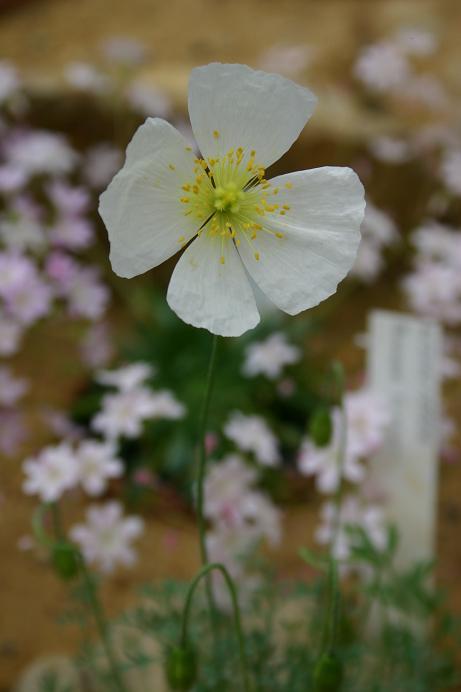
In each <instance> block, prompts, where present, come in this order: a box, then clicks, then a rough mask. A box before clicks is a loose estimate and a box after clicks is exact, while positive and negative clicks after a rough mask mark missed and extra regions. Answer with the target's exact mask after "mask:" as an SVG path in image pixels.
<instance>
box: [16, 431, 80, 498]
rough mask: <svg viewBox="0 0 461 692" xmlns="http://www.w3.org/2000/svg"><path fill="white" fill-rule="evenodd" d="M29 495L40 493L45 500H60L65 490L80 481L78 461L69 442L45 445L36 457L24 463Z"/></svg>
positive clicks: (25, 484) (26, 490)
mask: <svg viewBox="0 0 461 692" xmlns="http://www.w3.org/2000/svg"><path fill="white" fill-rule="evenodd" d="M23 469H24V473H25V475H26V480H25V481H24V483H23V490H24V492H25V493H26V494H27V495H38V496H39V497H40V499H41V500H42V501H43V502H54V501H55V500H59V498H60V497H61V496H62V494H63V493H64V492H66V491H67V490H70V489H71V488H73V487H75V486H76V484H77V482H78V462H77V458H76V456H75V453H74V451H73V450H72V448H71V447H70V445H68V444H67V443H62V444H59V445H56V446H54V447H45V449H43V450H42V451H41V452H40V454H39V455H38V456H37V457H35V458H34V459H27V460H26V461H25V462H24V464H23Z"/></svg>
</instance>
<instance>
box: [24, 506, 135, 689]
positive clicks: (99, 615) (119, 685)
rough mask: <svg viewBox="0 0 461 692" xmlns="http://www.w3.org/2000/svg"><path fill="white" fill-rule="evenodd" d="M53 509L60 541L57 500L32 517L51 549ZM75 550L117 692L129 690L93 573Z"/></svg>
mask: <svg viewBox="0 0 461 692" xmlns="http://www.w3.org/2000/svg"><path fill="white" fill-rule="evenodd" d="M50 509H51V511H52V515H53V531H54V533H55V535H56V540H58V541H60V540H61V539H62V537H63V530H62V523H61V516H60V510H59V505H58V503H57V502H53V503H43V504H41V505H39V506H38V507H37V509H36V511H35V512H34V515H33V517H32V528H33V530H34V534H35V536H36V538H37V540H38V541H39V543H41V544H42V545H43V546H44V547H45V548H47V549H50V548H53V546H54V545H55V540H53V538H51V536H49V535H48V533H47V532H46V530H45V527H44V525H43V520H44V517H45V514H46V512H48V511H49V510H50ZM75 552H76V554H77V557H78V561H79V563H80V568H81V571H82V575H83V579H84V585H85V590H86V592H87V595H88V600H89V602H90V607H91V611H92V614H93V617H94V620H95V622H96V625H97V628H98V633H99V635H100V637H101V641H102V644H103V647H104V652H105V654H106V657H107V660H108V662H109V666H110V669H111V673H112V678H113V681H114V686H115V689H116V690H117V692H128V690H127V688H126V686H125V684H124V682H123V679H122V676H121V673H120V670H119V667H118V663H117V658H116V656H115V652H114V650H113V647H112V642H111V639H110V635H109V627H108V624H107V618H106V615H105V613H104V609H103V607H102V603H101V601H100V600H99V597H98V594H97V591H96V589H95V586H94V584H93V581H92V579H91V575H90V573H89V571H88V567H87V565H86V563H85V560H84V558H83V555H82V554H81V553H80V551H79V550H78V548H75Z"/></svg>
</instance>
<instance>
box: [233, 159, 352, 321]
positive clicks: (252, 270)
mask: <svg viewBox="0 0 461 692" xmlns="http://www.w3.org/2000/svg"><path fill="white" fill-rule="evenodd" d="M271 182H272V183H273V188H272V189H274V188H277V187H278V188H279V190H280V192H279V194H278V195H277V197H275V196H273V197H271V202H272V201H273V200H274V201H276V202H277V203H278V204H279V205H280V207H282V205H283V204H287V205H288V206H289V207H290V209H289V210H288V211H287V212H286V214H285V215H284V216H280V215H279V213H276V214H267V215H266V216H265V217H263V220H262V222H261V223H264V225H265V228H269V229H271V230H273V231H275V232H281V233H283V234H284V237H283V238H281V239H279V238H276V237H274V236H273V235H269V234H268V233H265V232H264V231H262V232H259V233H258V236H257V239H256V240H255V241H253V242H252V246H251V247H250V246H249V245H248V244H247V243H244V242H242V243H241V244H240V245H239V253H240V255H241V257H242V259H243V262H244V264H245V266H246V268H247V270H248V272H249V274H251V276H252V278H253V279H254V281H255V282H256V283H257V284H258V286H259V287H260V288H261V290H262V291H263V292H264V293H265V294H266V295H267V296H268V298H270V300H272V302H273V303H275V305H277V306H278V307H279V308H281V309H282V310H284V311H285V312H287V313H288V314H290V315H296V314H297V313H298V312H301V310H306V309H307V308H311V307H313V306H314V305H317V304H318V303H320V302H321V301H322V300H324V299H325V298H328V296H330V295H332V294H333V293H334V292H335V291H336V288H337V285H338V283H339V282H340V281H341V280H342V279H343V278H344V277H345V276H346V274H347V273H348V271H349V270H350V268H351V267H352V265H353V263H354V259H355V256H356V253H357V248H358V245H359V242H360V224H361V222H362V219H363V214H364V209H365V201H364V191H363V186H362V184H361V182H360V180H359V178H358V177H357V175H356V174H355V173H354V171H352V170H351V169H350V168H333V167H325V168H317V169H313V170H310V171H299V172H297V173H290V174H289V175H283V176H279V177H277V178H274V179H273V180H272V181H271ZM286 183H288V184H289V185H290V184H291V185H292V188H291V189H286V188H285V184H286ZM255 252H257V253H259V256H260V259H259V261H256V260H255V258H254V253H255Z"/></svg>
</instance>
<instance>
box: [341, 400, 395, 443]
mask: <svg viewBox="0 0 461 692" xmlns="http://www.w3.org/2000/svg"><path fill="white" fill-rule="evenodd" d="M344 409H345V413H346V423H347V454H349V455H351V456H356V457H368V456H370V455H371V454H374V453H375V452H376V451H377V450H378V449H379V447H380V446H381V445H382V443H383V440H384V435H385V432H386V429H387V427H388V425H389V422H390V416H389V411H388V408H387V406H386V404H385V402H384V401H382V400H381V399H380V398H379V397H378V396H377V395H376V394H374V393H373V392H371V391H369V390H367V389H360V390H357V391H355V392H348V393H347V394H346V396H345V397H344Z"/></svg>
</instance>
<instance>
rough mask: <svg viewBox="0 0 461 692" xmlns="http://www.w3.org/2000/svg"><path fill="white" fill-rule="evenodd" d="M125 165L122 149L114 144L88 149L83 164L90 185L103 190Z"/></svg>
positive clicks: (84, 173)
mask: <svg viewBox="0 0 461 692" xmlns="http://www.w3.org/2000/svg"><path fill="white" fill-rule="evenodd" d="M122 163H123V156H122V152H121V151H120V149H117V148H116V147H114V146H113V145H112V144H107V143H104V142H103V143H101V144H97V145H95V146H94V147H92V148H91V149H88V151H87V152H86V156H85V161H84V163H83V175H84V176H85V179H86V180H87V182H88V184H89V185H91V186H92V187H94V188H96V189H102V188H103V187H104V186H105V185H107V183H108V182H109V180H110V179H111V178H112V176H113V175H114V174H115V173H116V172H117V171H118V169H119V168H120V166H121V165H122Z"/></svg>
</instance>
